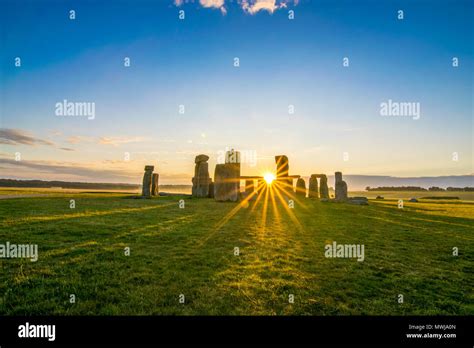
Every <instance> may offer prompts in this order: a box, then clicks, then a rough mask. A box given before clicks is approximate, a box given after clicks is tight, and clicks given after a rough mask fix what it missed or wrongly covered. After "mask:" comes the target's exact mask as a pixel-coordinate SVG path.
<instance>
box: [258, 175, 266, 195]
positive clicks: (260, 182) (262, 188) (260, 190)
mask: <svg viewBox="0 0 474 348" xmlns="http://www.w3.org/2000/svg"><path fill="white" fill-rule="evenodd" d="M266 189H267V183H266V182H265V180H264V179H257V195H260V194H262V193H263V192H265V190H266Z"/></svg>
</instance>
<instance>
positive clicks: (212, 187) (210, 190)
mask: <svg viewBox="0 0 474 348" xmlns="http://www.w3.org/2000/svg"><path fill="white" fill-rule="evenodd" d="M209 198H214V183H213V182H212V179H211V181H210V182H209Z"/></svg>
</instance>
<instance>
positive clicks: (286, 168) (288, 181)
mask: <svg viewBox="0 0 474 348" xmlns="http://www.w3.org/2000/svg"><path fill="white" fill-rule="evenodd" d="M275 163H276V167H277V172H276V180H277V184H278V186H279V188H280V189H281V190H283V192H284V193H289V192H291V193H292V191H293V179H292V178H289V177H288V176H289V173H290V163H289V161H288V157H286V156H285V155H278V156H275ZM285 195H287V194H285Z"/></svg>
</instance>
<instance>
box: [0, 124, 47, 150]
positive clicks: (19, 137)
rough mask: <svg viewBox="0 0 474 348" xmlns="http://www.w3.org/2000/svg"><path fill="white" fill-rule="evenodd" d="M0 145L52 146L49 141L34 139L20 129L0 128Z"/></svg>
mask: <svg viewBox="0 0 474 348" xmlns="http://www.w3.org/2000/svg"><path fill="white" fill-rule="evenodd" d="M0 144H5V145H29V146H36V145H47V146H54V143H53V142H51V141H49V140H44V139H40V138H36V137H34V136H32V135H31V134H29V133H27V132H25V131H22V130H20V129H10V128H0Z"/></svg>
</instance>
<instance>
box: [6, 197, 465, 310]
mask: <svg viewBox="0 0 474 348" xmlns="http://www.w3.org/2000/svg"><path fill="white" fill-rule="evenodd" d="M0 191H1V192H2V194H5V190H0ZM89 191H90V190H89ZM21 192H23V193H28V194H38V193H45V192H44V191H39V190H37V189H35V190H30V191H28V190H26V191H21ZM21 192H20V191H18V192H12V191H9V193H8V194H16V193H21ZM50 193H51V196H40V197H29V198H15V199H3V200H0V244H1V243H5V242H6V241H9V242H11V243H33V244H38V246H39V259H38V261H37V262H31V261H29V260H25V259H1V258H0V268H1V270H2V272H0V314H1V315H24V314H28V315H32V314H35V315H41V314H65V315H75V314H81V315H83V314H86V315H107V314H110V315H127V314H130V315H139V314H144V315H148V314H176V315H367V314H371V315H408V314H413V315H417V314H420V315H440V314H446V315H454V314H459V315H472V314H474V305H473V303H474V295H473V290H472V289H473V280H472V279H473V273H472V272H473V261H474V233H473V232H474V228H473V227H474V224H473V223H474V202H470V201H469V200H472V193H468V194H471V196H468V195H465V196H463V197H462V201H437V200H433V201H420V202H418V203H409V202H405V204H404V209H398V207H397V199H398V198H411V197H416V195H415V194H412V193H407V196H403V197H401V196H400V194H405V193H403V192H392V193H390V194H394V195H395V196H393V197H390V194H387V193H378V192H377V193H376V195H377V194H381V195H383V196H385V197H386V198H387V199H385V200H371V201H370V205H369V206H356V205H349V204H338V203H321V202H319V201H313V200H309V199H304V200H302V201H297V202H296V205H295V208H294V209H288V207H287V205H286V204H283V203H279V202H278V199H275V200H272V199H269V200H268V201H267V202H268V203H267V204H264V202H263V201H264V199H262V200H260V201H259V202H258V203H257V204H256V203H254V202H251V203H250V204H249V205H248V206H241V205H239V204H236V203H217V202H214V201H213V200H211V199H191V198H185V199H184V201H185V208H184V209H180V208H179V207H178V200H179V199H180V197H160V198H155V199H150V200H144V199H131V198H130V197H131V196H132V195H131V194H124V193H117V192H116V193H77V192H50ZM442 194H443V195H447V194H448V193H442ZM450 194H455V195H456V196H460V198H461V195H460V194H459V193H449V195H450ZM352 195H359V194H358V193H357V194H352ZM360 195H364V196H367V195H368V194H367V192H365V193H364V194H362V193H360ZM421 195H423V196H426V195H434V194H433V193H421ZM70 199H74V200H75V204H76V208H75V209H70V208H69V204H70ZM333 241H336V242H337V243H341V244H342V243H347V244H364V245H365V260H364V261H363V262H357V260H355V259H342V258H341V259H333V258H325V257H324V246H325V244H330V243H332V242H333ZM125 247H130V250H131V254H130V256H125V255H124V248H125ZM235 247H238V248H239V251H240V255H239V256H236V255H234V251H235V249H234V248H235ZM453 247H458V248H459V256H457V257H455V256H453V255H452V249H453ZM70 294H75V295H76V303H74V304H71V303H70V302H69V298H70V297H69V296H70ZM180 294H183V295H184V296H185V303H184V304H182V303H179V296H180ZM290 294H291V295H294V303H289V301H288V298H289V295H290ZM399 294H403V296H404V303H402V304H400V303H398V301H397V299H398V295H399Z"/></svg>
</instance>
